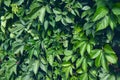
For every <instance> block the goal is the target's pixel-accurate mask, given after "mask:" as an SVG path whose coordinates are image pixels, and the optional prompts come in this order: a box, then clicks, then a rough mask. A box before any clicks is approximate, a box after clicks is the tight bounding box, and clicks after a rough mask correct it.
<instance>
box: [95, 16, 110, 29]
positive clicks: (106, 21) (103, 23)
mask: <svg viewBox="0 0 120 80" xmlns="http://www.w3.org/2000/svg"><path fill="white" fill-rule="evenodd" d="M108 24H109V17H108V16H105V17H104V18H103V19H102V20H101V21H99V22H98V23H97V28H96V31H99V30H103V29H105V28H107V27H108Z"/></svg>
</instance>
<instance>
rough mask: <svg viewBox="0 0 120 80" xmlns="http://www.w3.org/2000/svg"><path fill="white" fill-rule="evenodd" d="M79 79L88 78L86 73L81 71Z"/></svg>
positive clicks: (84, 79) (85, 79)
mask: <svg viewBox="0 0 120 80" xmlns="http://www.w3.org/2000/svg"><path fill="white" fill-rule="evenodd" d="M79 79H80V80H88V74H87V73H83V74H82V75H80V78H79Z"/></svg>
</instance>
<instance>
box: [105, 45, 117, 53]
mask: <svg viewBox="0 0 120 80" xmlns="http://www.w3.org/2000/svg"><path fill="white" fill-rule="evenodd" d="M104 51H105V53H107V54H110V55H111V54H115V52H114V51H113V49H112V48H111V46H110V45H109V44H106V45H105V46H104Z"/></svg>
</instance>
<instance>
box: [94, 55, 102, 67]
mask: <svg viewBox="0 0 120 80" xmlns="http://www.w3.org/2000/svg"><path fill="white" fill-rule="evenodd" d="M95 66H96V67H100V66H101V54H100V55H99V56H98V57H97V58H96V59H95Z"/></svg>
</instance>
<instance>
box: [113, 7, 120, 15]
mask: <svg viewBox="0 0 120 80" xmlns="http://www.w3.org/2000/svg"><path fill="white" fill-rule="evenodd" d="M112 12H113V13H114V14H115V15H120V8H117V7H114V8H113V9H112Z"/></svg>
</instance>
